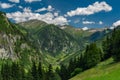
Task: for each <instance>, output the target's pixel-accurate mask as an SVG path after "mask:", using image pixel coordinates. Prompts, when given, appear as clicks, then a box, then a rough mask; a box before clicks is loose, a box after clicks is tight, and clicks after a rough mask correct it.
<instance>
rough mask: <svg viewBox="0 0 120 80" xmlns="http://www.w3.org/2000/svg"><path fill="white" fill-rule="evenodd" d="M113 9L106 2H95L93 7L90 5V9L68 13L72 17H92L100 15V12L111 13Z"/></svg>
mask: <svg viewBox="0 0 120 80" xmlns="http://www.w3.org/2000/svg"><path fill="white" fill-rule="evenodd" d="M111 10H112V7H111V6H110V5H108V4H107V3H106V2H105V1H103V2H98V1H97V2H95V3H93V4H92V5H89V6H88V7H82V8H80V7H78V8H77V9H75V10H71V11H69V12H67V15H68V16H70V17H72V16H75V15H92V14H95V13H98V12H100V11H105V12H108V11H111Z"/></svg>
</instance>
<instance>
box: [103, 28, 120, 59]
mask: <svg viewBox="0 0 120 80" xmlns="http://www.w3.org/2000/svg"><path fill="white" fill-rule="evenodd" d="M119 35H120V29H119V26H118V29H117V28H116V29H114V31H113V32H112V34H111V36H107V38H106V40H105V41H104V42H103V44H104V45H103V50H104V54H105V55H104V57H105V59H106V58H109V57H111V56H112V57H113V58H114V60H115V61H120V45H119V44H120V36H119Z"/></svg>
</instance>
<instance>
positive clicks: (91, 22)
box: [82, 21, 95, 24]
mask: <svg viewBox="0 0 120 80" xmlns="http://www.w3.org/2000/svg"><path fill="white" fill-rule="evenodd" d="M82 23H83V24H95V22H93V21H83V22H82Z"/></svg>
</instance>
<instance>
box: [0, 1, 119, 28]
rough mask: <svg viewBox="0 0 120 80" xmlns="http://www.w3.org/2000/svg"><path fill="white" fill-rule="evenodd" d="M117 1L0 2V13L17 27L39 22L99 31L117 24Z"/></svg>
mask: <svg viewBox="0 0 120 80" xmlns="http://www.w3.org/2000/svg"><path fill="white" fill-rule="evenodd" d="M119 3H120V0H1V1H0V11H4V12H6V14H7V17H8V18H9V19H10V20H11V21H13V22H16V23H19V22H24V21H28V20H31V19H38V20H42V21H45V22H46V23H48V24H55V25H65V24H68V25H72V26H74V27H80V28H83V27H88V28H102V27H105V26H116V25H119V24H120V5H119Z"/></svg>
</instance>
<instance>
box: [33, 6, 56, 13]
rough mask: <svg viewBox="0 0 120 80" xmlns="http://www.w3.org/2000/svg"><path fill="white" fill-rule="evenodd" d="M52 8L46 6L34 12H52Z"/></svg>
mask: <svg viewBox="0 0 120 80" xmlns="http://www.w3.org/2000/svg"><path fill="white" fill-rule="evenodd" d="M53 10H54V8H53V7H52V6H51V5H48V7H47V8H45V7H43V8H40V9H38V10H35V12H42V11H53Z"/></svg>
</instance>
